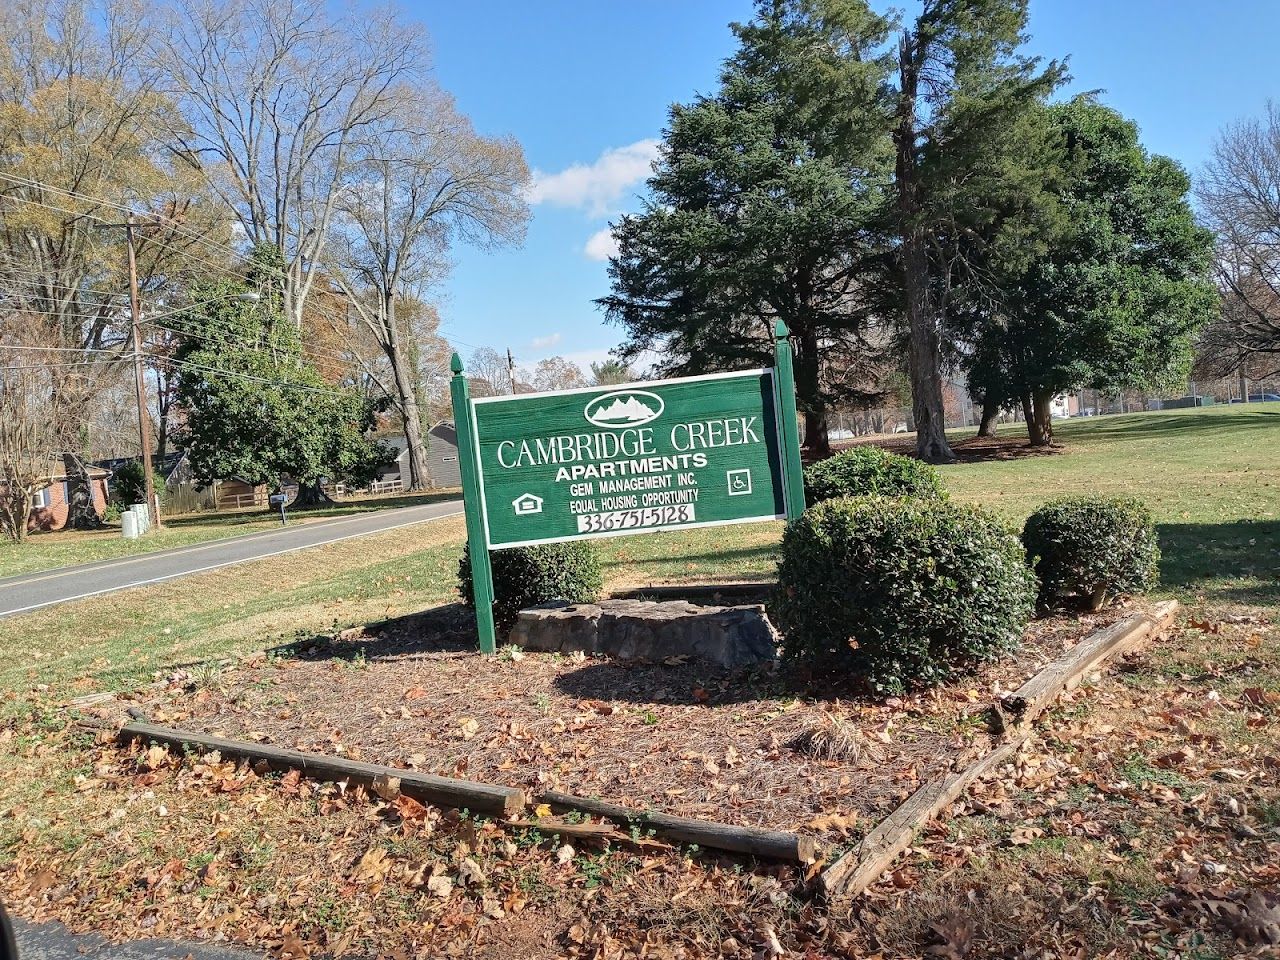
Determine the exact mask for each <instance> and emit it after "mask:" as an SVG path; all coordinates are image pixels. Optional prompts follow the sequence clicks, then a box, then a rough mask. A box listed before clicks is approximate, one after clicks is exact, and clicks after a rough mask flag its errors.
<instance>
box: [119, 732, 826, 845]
mask: <svg viewBox="0 0 1280 960" xmlns="http://www.w3.org/2000/svg"><path fill="white" fill-rule="evenodd" d="M116 739H117V740H118V741H119V742H120V743H122V744H127V743H130V742H131V741H133V740H142V741H143V742H154V743H163V744H168V745H169V746H173V747H178V748H191V749H195V750H199V751H201V752H211V751H214V750H216V751H217V752H218V753H219V754H220V755H221V756H222V757H223V758H225V759H237V760H246V761H248V762H249V763H253V764H256V763H266V764H267V765H268V766H269V767H270V768H271V769H273V770H298V771H300V772H301V773H302V775H303V776H306V777H308V778H310V779H312V780H321V781H327V782H330V783H336V782H338V781H341V780H347V781H350V782H352V783H359V784H365V785H372V784H373V783H374V782H375V781H378V780H382V781H385V780H387V779H391V778H395V779H397V780H399V782H400V792H401V793H403V794H405V795H406V796H409V797H413V798H414V799H415V800H422V801H425V802H428V803H434V804H436V805H437V806H442V807H452V808H455V809H466V810H471V811H472V812H474V813H483V814H486V815H489V816H494V817H499V818H503V819H511V818H515V817H517V816H519V815H520V814H522V813H524V812H525V809H526V807H527V802H526V799H525V794H524V791H523V790H520V789H518V788H516V787H503V786H497V785H494V784H487V783H475V782H473V781H470V780H458V779H455V778H453V777H437V776H432V775H430V774H424V773H415V772H414V771H412V770H402V769H400V768H398V767H387V766H383V765H381V764H376V763H363V762H361V761H357V760H348V759H346V758H343V757H329V756H324V755H323V754H318V753H306V752H304V751H301V750H286V749H282V748H280V747H273V746H268V745H266V744H261V743H248V742H246V741H243V740H228V739H225V738H223V737H215V736H210V735H208V734H203V733H195V732H192V731H189V730H177V729H174V728H172V727H161V726H156V725H155V724H151V723H142V722H135V723H128V724H125V725H124V726H123V727H121V728H120V731H119V733H118V734H117V735H116ZM538 802H539V803H545V804H548V805H549V806H551V807H552V808H553V809H555V810H557V811H567V810H576V811H579V812H581V813H588V814H592V815H595V816H599V817H603V818H605V819H606V820H610V821H612V822H614V823H617V824H621V825H623V826H631V825H633V824H634V825H640V826H643V827H644V828H646V829H651V830H653V831H654V833H655V834H657V835H659V836H662V837H664V838H666V839H668V840H672V841H674V842H676V843H690V844H697V845H699V846H701V847H707V848H709V849H713V850H725V851H728V852H731V853H742V854H748V855H750V856H756V857H762V858H765V859H769V860H782V861H786V862H789V863H812V862H813V861H814V860H816V859H817V855H818V844H817V842H816V841H815V840H814V839H813V838H811V837H803V836H800V835H798V834H794V833H784V832H781V831H776V830H762V829H760V828H758V827H739V826H733V825H731V824H726V823H715V822H712V821H706V820H689V819H686V818H684V817H673V816H669V815H667V814H664V813H655V812H652V811H645V810H632V809H630V808H627V807H621V806H618V805H616V804H612V803H606V802H604V801H601V800H589V799H585V798H582V797H574V796H571V795H569V794H564V793H556V792H548V793H544V794H542V795H541V796H539V797H538ZM517 825H530V826H537V824H536V823H535V822H533V821H530V822H529V824H524V823H522V822H520V823H517ZM542 829H549V830H552V831H553V832H560V833H565V834H569V833H573V832H574V831H573V830H572V829H566V828H563V827H561V826H558V825H550V826H545V827H543V828H542ZM610 830H612V828H610ZM582 832H583V833H584V834H585V833H592V834H600V835H601V836H600V839H610V838H611V837H610V836H605V835H604V834H605V833H607V832H608V831H604V830H602V829H601V828H600V827H599V826H594V827H588V828H587V829H586V830H584V831H582Z"/></svg>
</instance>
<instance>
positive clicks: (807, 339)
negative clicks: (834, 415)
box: [795, 324, 831, 460]
mask: <svg viewBox="0 0 1280 960" xmlns="http://www.w3.org/2000/svg"><path fill="white" fill-rule="evenodd" d="M796 326H797V327H798V328H799V329H798V330H796V331H795V333H796V348H797V349H796V357H795V366H796V393H797V394H798V395H799V400H800V406H801V408H802V409H803V410H804V453H805V459H806V460H822V459H824V458H826V457H829V456H831V439H830V435H829V431H828V425H827V410H826V404H825V403H824V401H823V398H822V387H821V383H820V380H819V378H820V376H821V360H820V358H819V356H818V335H817V333H816V332H815V331H814V329H813V328H812V327H810V326H806V325H801V324H796Z"/></svg>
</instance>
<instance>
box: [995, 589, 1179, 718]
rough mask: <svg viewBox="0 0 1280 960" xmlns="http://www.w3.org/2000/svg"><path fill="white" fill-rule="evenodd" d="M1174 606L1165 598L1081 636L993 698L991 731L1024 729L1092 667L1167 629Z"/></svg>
mask: <svg viewBox="0 0 1280 960" xmlns="http://www.w3.org/2000/svg"><path fill="white" fill-rule="evenodd" d="M1177 609H1178V601H1177V600H1166V601H1165V602H1163V603H1159V604H1156V606H1155V607H1154V608H1153V609H1152V610H1151V612H1150V613H1143V612H1141V611H1138V612H1136V613H1131V614H1130V615H1129V616H1127V617H1125V618H1124V619H1123V620H1118V621H1117V622H1115V623H1113V624H1112V625H1111V626H1109V627H1107V628H1106V629H1104V630H1099V631H1098V632H1097V633H1094V634H1092V635H1091V636H1088V637H1086V638H1085V639H1083V640H1081V641H1080V642H1079V643H1078V644H1076V645H1075V646H1074V647H1072V648H1071V649H1070V650H1069V651H1067V653H1065V654H1064V655H1063V656H1061V657H1059V658H1058V659H1057V660H1055V661H1053V663H1051V664H1049V666H1047V667H1045V669H1043V670H1041V671H1040V672H1039V673H1037V674H1036V675H1035V676H1034V677H1032V678H1031V679H1030V680H1028V681H1027V682H1026V683H1024V684H1023V685H1022V686H1021V687H1019V688H1018V689H1017V690H1015V691H1014V692H1013V693H1010V694H1007V695H1005V696H1003V697H1001V698H1000V699H999V700H997V701H996V703H995V704H994V705H993V706H992V708H991V715H992V727H993V729H994V731H995V732H996V733H999V734H1003V735H1009V734H1012V733H1014V732H1016V731H1019V730H1025V729H1027V728H1028V727H1029V726H1030V725H1031V724H1032V723H1034V722H1035V721H1036V719H1037V718H1038V717H1039V716H1040V714H1042V713H1044V711H1045V710H1047V709H1048V708H1049V707H1050V706H1051V705H1052V704H1053V703H1054V701H1056V700H1057V699H1058V697H1060V696H1062V694H1063V693H1066V692H1068V691H1070V690H1074V689H1075V688H1076V687H1078V686H1080V684H1081V682H1082V681H1083V680H1084V678H1085V676H1086V675H1087V674H1088V673H1089V672H1090V671H1091V670H1094V669H1096V668H1097V667H1100V666H1101V665H1102V664H1103V663H1104V662H1105V661H1106V660H1107V659H1109V658H1111V657H1114V656H1116V655H1118V654H1121V653H1124V652H1125V651H1126V650H1132V649H1133V648H1134V647H1136V646H1138V644H1140V643H1143V642H1144V641H1146V640H1147V639H1149V638H1151V637H1154V636H1159V635H1160V634H1161V633H1163V632H1164V631H1165V630H1167V629H1168V628H1169V626H1170V624H1172V623H1173V616H1174V613H1176V612H1177Z"/></svg>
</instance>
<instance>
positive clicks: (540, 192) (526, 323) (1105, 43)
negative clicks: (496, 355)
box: [406, 0, 1280, 365]
mask: <svg viewBox="0 0 1280 960" xmlns="http://www.w3.org/2000/svg"><path fill="white" fill-rule="evenodd" d="M896 5H897V6H899V7H902V6H903V4H902V3H899V4H896ZM406 6H407V12H408V13H409V14H410V15H411V16H414V17H416V18H418V19H420V20H422V21H423V22H424V23H425V24H426V26H427V28H428V29H429V30H430V32H431V34H432V38H433V42H434V47H435V56H436V67H437V71H438V76H439V79H440V81H441V83H442V84H443V85H444V86H445V87H446V88H447V89H448V90H449V91H450V92H452V93H453V94H454V96H455V97H456V98H457V100H458V104H459V106H460V107H461V109H462V110H464V111H465V112H466V113H467V114H469V115H470V116H471V118H472V119H473V121H474V122H475V124H476V126H477V128H478V129H479V130H480V131H482V132H484V133H487V134H505V133H509V134H512V135H514V136H515V137H516V138H517V139H518V140H519V141H520V142H521V144H523V146H524V150H525V156H526V158H527V160H528V162H529V166H530V168H531V169H533V170H534V171H536V172H537V175H538V176H537V179H536V181H535V194H534V196H535V199H536V201H537V202H536V203H535V204H534V206H533V217H532V219H531V221H530V224H529V231H528V236H527V238H526V240H525V243H524V245H523V246H522V247H521V248H519V249H515V250H506V251H500V252H498V253H486V252H480V251H475V250H469V249H465V248H461V249H459V250H457V251H456V252H455V259H456V266H455V269H454V271H453V273H452V276H451V277H450V279H449V280H448V282H447V284H446V285H445V287H444V289H443V290H442V294H443V302H442V303H441V315H442V317H443V319H444V327H443V330H442V332H443V333H444V334H445V335H446V336H448V337H449V338H450V339H452V340H453V341H454V343H455V344H456V345H457V346H458V347H459V349H460V350H461V351H462V352H463V354H464V356H465V355H466V354H469V353H470V352H471V350H472V349H473V348H474V347H475V346H493V347H497V348H499V349H505V348H507V347H510V348H511V350H512V351H513V352H514V353H515V355H516V358H517V360H518V361H519V362H520V363H522V364H524V365H532V363H534V362H535V361H537V360H538V359H540V358H542V357H545V356H549V355H552V354H558V355H563V356H567V357H569V358H570V359H573V360H576V361H578V362H581V363H583V364H584V365H585V363H586V362H587V361H589V360H592V359H601V358H603V357H604V356H605V355H606V353H607V351H608V349H609V348H610V347H611V346H613V345H614V344H616V343H617V342H618V340H619V339H620V336H621V334H620V331H619V330H618V329H617V328H615V327H611V326H609V325H607V324H605V323H604V321H603V317H602V315H601V314H600V312H599V311H598V310H597V309H596V307H595V306H594V304H593V303H592V300H593V299H594V298H595V297H599V296H602V295H604V294H605V293H607V292H608V277H607V275H606V272H605V263H604V262H603V260H602V259H601V257H602V256H603V253H604V249H605V248H606V247H607V243H606V240H607V237H606V236H605V234H603V233H601V231H603V230H604V229H605V227H606V226H607V224H608V221H609V219H610V218H611V217H616V216H617V215H618V213H620V212H622V211H624V210H630V209H634V208H635V207H636V205H637V201H636V195H637V194H638V193H640V192H641V191H642V190H643V180H644V176H645V174H646V172H647V158H648V157H649V156H651V153H652V149H653V141H655V140H656V139H657V138H658V137H659V136H660V135H661V131H662V127H663V125H664V123H665V120H666V112H667V107H668V105H669V104H670V103H672V102H673V101H687V100H689V99H690V98H691V97H692V96H693V95H694V94H696V93H699V92H704V93H706V92H711V91H712V90H713V89H714V86H715V81H716V75H717V71H718V69H719V64H720V61H721V60H722V59H723V58H724V57H725V56H726V55H728V54H729V53H730V52H731V50H732V46H733V38H732V35H731V34H730V32H729V29H728V24H729V23H730V22H731V21H733V20H743V19H747V18H748V17H749V16H750V13H751V3H750V2H749V0H537V2H532V3H531V2H528V0H475V2H472V3H440V2H438V0H436V2H427V0H407V3H406ZM877 6H878V7H879V8H880V9H884V8H885V7H886V6H887V4H877ZM906 6H907V8H908V9H910V7H911V6H912V4H906ZM1030 33H1031V35H1032V41H1031V49H1032V51H1033V52H1035V53H1036V54H1039V55H1041V56H1044V57H1062V56H1065V55H1070V69H1071V73H1072V75H1073V77H1074V80H1073V82H1072V86H1071V87H1070V88H1069V91H1068V92H1078V91H1084V90H1095V89H1098V90H1101V91H1103V93H1102V99H1103V100H1104V102H1106V103H1108V104H1110V105H1112V106H1114V107H1116V108H1117V109H1119V110H1120V111H1121V112H1122V113H1124V114H1125V115H1126V116H1128V117H1130V118H1132V119H1134V120H1136V121H1137V122H1138V124H1139V126H1140V127H1141V128H1142V133H1143V140H1144V142H1145V144H1146V145H1147V147H1148V148H1149V149H1150V150H1152V151H1153V152H1157V153H1164V154H1167V155H1169V156H1172V157H1174V158H1175V159H1177V160H1179V161H1180V162H1181V163H1182V164H1183V165H1184V166H1186V167H1188V169H1190V170H1191V171H1192V172H1193V173H1194V172H1195V170H1196V169H1197V168H1198V167H1199V166H1200V165H1201V164H1202V163H1203V162H1204V160H1205V159H1206V158H1207V156H1208V154H1209V151H1210V149H1211V147H1212V143H1213V139H1214V136H1215V135H1216V133H1217V131H1218V129H1219V128H1220V127H1221V126H1222V125H1223V124H1225V123H1228V122H1231V121H1232V120H1236V119H1239V118H1242V117H1245V116H1249V115H1256V114H1258V113H1260V112H1261V110H1262V108H1263V105H1264V104H1265V103H1266V101H1267V99H1268V98H1273V99H1278V100H1280V71H1278V70H1277V69H1276V67H1275V44H1276V40H1277V38H1278V37H1280V3H1276V2H1275V0H1228V2H1224V3H1204V2H1202V0H1031V23H1030ZM593 238H594V240H593Z"/></svg>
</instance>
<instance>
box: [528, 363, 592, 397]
mask: <svg viewBox="0 0 1280 960" xmlns="http://www.w3.org/2000/svg"><path fill="white" fill-rule="evenodd" d="M588 385H589V381H588V380H587V378H586V375H585V374H583V372H582V368H581V367H580V366H578V365H577V364H576V363H574V362H573V361H572V360H566V359H565V358H564V357H547V359H545V360H539V361H538V365H537V366H536V367H534V368H533V389H535V390H572V389H574V388H575V387H585V386H588Z"/></svg>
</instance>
